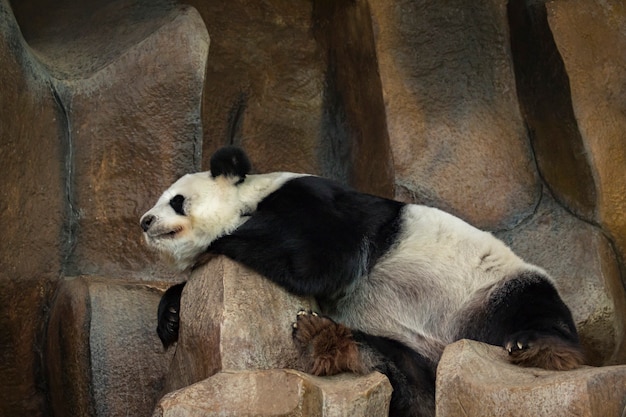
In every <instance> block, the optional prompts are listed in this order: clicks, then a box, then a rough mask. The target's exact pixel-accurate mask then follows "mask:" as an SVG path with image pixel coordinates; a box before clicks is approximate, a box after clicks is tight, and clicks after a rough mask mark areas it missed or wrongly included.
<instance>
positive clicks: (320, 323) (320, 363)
mask: <svg viewBox="0 0 626 417" xmlns="http://www.w3.org/2000/svg"><path fill="white" fill-rule="evenodd" d="M292 327H293V330H292V336H293V340H294V343H295V345H296V348H297V349H298V352H299V355H300V364H301V367H302V368H303V370H304V371H305V372H307V373H310V374H313V375H318V376H322V375H335V374H338V373H341V372H357V373H362V371H363V369H364V368H363V365H362V363H361V358H360V355H359V349H358V345H357V344H356V342H355V341H354V340H353V339H352V332H351V331H350V329H349V328H347V327H346V326H344V325H342V324H339V323H335V322H334V321H333V320H332V319H330V318H329V317H325V316H320V315H318V314H317V313H315V312H312V311H305V310H301V311H299V312H298V314H297V316H296V321H295V322H294V323H293V325H292Z"/></svg>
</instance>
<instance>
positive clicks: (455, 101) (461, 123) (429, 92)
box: [370, 0, 540, 230]
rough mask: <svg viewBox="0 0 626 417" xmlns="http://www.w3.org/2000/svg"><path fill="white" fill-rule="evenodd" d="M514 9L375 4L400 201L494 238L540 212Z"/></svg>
mask: <svg viewBox="0 0 626 417" xmlns="http://www.w3.org/2000/svg"><path fill="white" fill-rule="evenodd" d="M506 3H507V2H506V1H504V0H492V1H487V2H480V3H475V4H472V5H471V6H468V3H467V2H465V1H463V0H454V1H446V2H432V1H426V0H420V1H408V0H401V1H393V2H389V1H385V0H374V1H371V2H370V4H371V8H372V15H373V21H374V27H375V34H376V38H375V39H376V53H377V57H378V63H379V67H380V77H381V81H382V89H383V92H384V97H385V105H386V114H387V124H388V128H389V138H390V141H391V148H392V153H393V158H394V166H395V182H396V196H397V197H398V198H401V199H402V200H411V201H418V202H423V203H427V204H430V205H435V206H438V207H440V208H443V209H445V210H447V211H450V212H452V213H454V214H456V215H459V216H460V217H462V218H464V219H466V220H469V221H470V222H471V223H473V224H475V225H477V226H479V227H481V228H487V229H490V230H494V229H503V228H510V227H512V226H514V225H515V224H517V223H518V222H519V221H520V220H522V219H523V218H525V217H526V216H528V215H530V214H532V211H533V208H534V206H535V204H536V202H537V199H538V197H539V190H540V188H539V183H538V177H537V175H536V172H535V170H534V161H533V156H532V153H531V149H530V146H529V143H528V139H527V134H526V129H525V126H524V122H523V120H522V118H521V115H520V112H519V104H518V102H517V96H516V89H515V78H514V74H513V69H512V62H511V56H510V50H509V38H508V27H507V19H506ZM485 45H489V47H488V48H486V47H485Z"/></svg>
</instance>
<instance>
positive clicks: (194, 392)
mask: <svg viewBox="0 0 626 417" xmlns="http://www.w3.org/2000/svg"><path fill="white" fill-rule="evenodd" d="M390 398H391V385H390V384H389V381H388V380H387V378H386V377H385V376H384V375H382V374H379V373H376V372H375V373H372V374H370V375H367V376H356V375H352V374H342V375H337V376H334V377H329V378H319V377H314V376H311V375H308V374H305V373H302V372H298V371H294V370H288V369H286V370H281V369H273V370H259V371H222V372H220V373H217V374H216V375H214V376H212V377H210V378H208V379H205V380H203V381H200V382H198V383H196V384H193V385H191V386H189V387H186V388H183V389H180V390H178V391H174V392H172V393H170V394H168V395H166V396H165V397H163V398H162V399H161V401H159V404H158V405H157V407H156V409H155V411H154V414H153V417H194V416H204V417H209V416H224V417H228V416H232V417H235V416H237V417H238V416H252V415H254V416H259V417H262V416H285V417H288V416H289V417H296V416H297V417H300V416H302V417H304V416H306V417H313V416H320V417H322V416H328V417H332V416H351V417H358V416H363V417H383V416H387V415H388V413H389V399H390Z"/></svg>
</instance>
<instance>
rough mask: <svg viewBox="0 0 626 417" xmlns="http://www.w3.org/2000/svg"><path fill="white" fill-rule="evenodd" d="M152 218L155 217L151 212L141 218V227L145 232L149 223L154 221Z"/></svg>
mask: <svg viewBox="0 0 626 417" xmlns="http://www.w3.org/2000/svg"><path fill="white" fill-rule="evenodd" d="M154 219H155V217H154V216H153V215H151V214H150V215H148V216H146V217H144V218H143V219H141V228H142V229H143V231H144V232H147V231H148V229H150V225H152V223H154Z"/></svg>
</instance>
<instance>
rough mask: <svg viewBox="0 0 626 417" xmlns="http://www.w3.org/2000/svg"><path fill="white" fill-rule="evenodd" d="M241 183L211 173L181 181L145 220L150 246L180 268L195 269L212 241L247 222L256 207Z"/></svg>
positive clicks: (165, 195) (230, 177)
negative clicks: (247, 198) (243, 191)
mask: <svg viewBox="0 0 626 417" xmlns="http://www.w3.org/2000/svg"><path fill="white" fill-rule="evenodd" d="M240 181H241V178H239V177H236V176H225V175H220V176H218V177H213V176H212V175H211V173H210V172H200V173H196V174H187V175H185V176H184V177H182V178H180V179H179V180H178V181H176V182H175V183H174V184H172V186H171V187H170V188H169V189H167V190H166V191H165V192H164V193H163V195H162V196H161V197H160V198H159V200H158V201H157V203H156V204H155V206H154V207H152V208H151V209H150V210H149V211H148V212H146V213H145V214H144V215H143V216H142V217H141V227H142V229H143V231H144V237H145V240H146V242H147V244H148V245H149V246H150V247H152V248H154V249H156V250H158V251H160V252H161V253H163V254H164V255H166V257H167V258H168V259H169V260H170V261H171V262H172V263H173V264H174V265H175V266H176V267H178V268H179V269H185V268H187V267H189V266H191V265H192V264H193V263H194V261H195V258H196V257H197V256H198V255H199V254H200V253H202V252H203V251H205V250H206V248H207V247H208V246H209V244H210V243H211V242H213V241H214V240H215V239H217V238H219V237H221V236H223V235H225V234H228V233H229V232H231V231H232V230H234V229H236V228H237V227H238V226H240V225H241V224H242V223H243V222H244V221H245V220H246V214H248V213H249V212H250V211H251V209H252V207H250V206H249V203H246V202H245V201H244V200H243V199H242V196H241V195H240V192H241V189H240V188H241V187H240V185H238V182H240ZM246 188H247V187H246Z"/></svg>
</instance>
